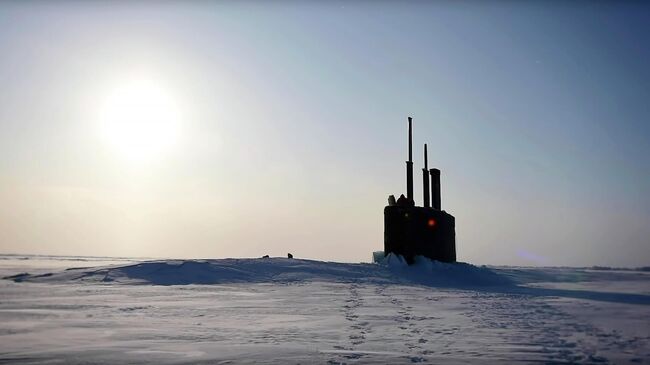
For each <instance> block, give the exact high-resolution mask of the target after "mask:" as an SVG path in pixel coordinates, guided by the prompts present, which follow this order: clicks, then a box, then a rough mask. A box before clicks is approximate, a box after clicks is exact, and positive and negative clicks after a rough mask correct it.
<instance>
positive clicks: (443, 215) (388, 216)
mask: <svg viewBox="0 0 650 365" xmlns="http://www.w3.org/2000/svg"><path fill="white" fill-rule="evenodd" d="M429 189H431V190H429ZM429 192H430V194H429ZM422 195H423V199H422V200H423V204H422V205H423V206H421V207H418V206H415V200H414V198H413V119H412V118H411V117H409V118H408V161H406V196H404V194H401V196H400V197H399V199H397V200H395V197H394V196H393V195H391V196H389V198H388V205H387V206H386V207H385V208H384V254H385V255H388V254H389V253H394V254H398V255H401V256H403V257H404V258H405V259H406V261H407V262H408V263H409V264H411V263H413V261H414V259H415V256H418V255H419V256H425V257H428V258H430V259H433V260H437V261H443V262H456V223H455V218H454V216H452V215H451V214H449V213H447V212H445V211H444V210H442V209H441V202H440V170H439V169H435V168H432V169H429V161H428V156H427V145H426V144H425V145H424V168H423V169H422Z"/></svg>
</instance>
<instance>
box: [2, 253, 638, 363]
mask: <svg viewBox="0 0 650 365" xmlns="http://www.w3.org/2000/svg"><path fill="white" fill-rule="evenodd" d="M375 257H376V261H378V262H377V263H361V264H347V263H334V262H322V261H314V260H301V259H286V258H269V259H223V260H148V261H142V260H135V259H129V258H121V259H111V258H70V257H65V258H64V257H42V256H39V257H32V256H0V275H1V276H2V277H5V278H7V277H8V278H9V279H8V280H0V323H2V326H0V362H11V363H43V362H48V361H50V360H51V361H55V362H56V361H58V362H62V363H72V364H75V363H97V364H103V363H161V364H178V363H330V364H339V363H347V364H358V363H390V364H397V363H419V362H422V363H467V362H481V363H484V362H488V363H506V362H507V363H512V362H524V363H530V362H545V363H548V362H553V363H557V362H559V363H562V362H565V363H571V362H579V363H648V362H650V272H648V271H647V270H642V269H640V270H629V269H627V270H624V269H609V268H529V267H484V266H474V265H470V264H464V263H458V264H445V263H440V262H432V261H430V260H427V259H424V258H418V259H417V260H416V264H415V265H412V266H408V265H405V263H404V262H403V260H402V259H401V258H399V257H394V256H392V255H389V256H388V257H386V258H381V257H380V255H378V256H375ZM69 268H72V269H69ZM21 273H22V275H21ZM27 273H28V274H27ZM16 275H18V276H16Z"/></svg>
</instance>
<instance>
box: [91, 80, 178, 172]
mask: <svg viewBox="0 0 650 365" xmlns="http://www.w3.org/2000/svg"><path fill="white" fill-rule="evenodd" d="M180 122H181V115H180V111H179V108H178V105H177V103H176V100H175V98H174V97H172V95H171V94H170V92H169V90H167V89H165V88H164V87H162V86H161V85H160V84H158V83H156V82H154V81H152V80H146V79H134V80H130V81H128V82H124V83H122V84H119V85H118V86H117V87H116V88H114V89H113V90H112V92H110V93H109V95H108V96H107V98H106V99H105V101H104V103H103V105H102V106H101V108H100V123H101V127H100V128H101V136H102V139H104V141H105V142H106V143H107V144H108V146H109V148H110V149H111V151H112V152H113V153H115V154H116V155H118V156H119V157H120V158H123V159H126V160H127V161H130V162H151V161H153V160H157V159H160V158H162V157H163V156H164V155H165V153H167V152H169V150H170V149H171V148H172V147H173V145H174V144H175V143H176V141H177V138H178V133H179V127H180Z"/></svg>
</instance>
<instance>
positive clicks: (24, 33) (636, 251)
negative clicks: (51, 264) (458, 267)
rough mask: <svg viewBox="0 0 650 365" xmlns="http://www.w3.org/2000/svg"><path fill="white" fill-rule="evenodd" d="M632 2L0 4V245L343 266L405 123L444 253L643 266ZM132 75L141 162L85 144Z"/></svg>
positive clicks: (371, 222) (402, 145) (642, 113)
mask: <svg viewBox="0 0 650 365" xmlns="http://www.w3.org/2000/svg"><path fill="white" fill-rule="evenodd" d="M649 8H650V6H648V5H646V4H643V3H641V2H617V3H605V2H597V3H596V2H594V3H587V2H579V3H578V2H575V3H570V4H567V3H562V2H538V3H533V2H518V3H517V2H506V1H501V2H436V3H428V2H419V1H414V2H393V3H391V2H316V1H311V2H297V1H296V2H294V1H287V2H274V3H272V4H271V3H267V2H219V3H217V2H215V3H209V2H191V3H181V2H179V3H174V2H168V3H160V4H153V3H149V2H141V3H138V2H130V3H126V2H124V3H119V4H118V5H115V3H114V2H87V3H84V2H74V1H73V2H57V3H53V2H3V3H0V29H1V31H0V54H1V55H2V56H0V83H1V84H2V87H1V88H0V199H1V200H0V203H1V204H0V251H1V252H20V253H51V254H78V255H119V256H129V255H138V256H159V257H169V256H178V257H226V256H261V255H263V254H267V253H268V254H271V255H284V254H286V252H293V253H294V254H295V255H296V256H298V257H309V258H314V259H328V260H339V261H362V260H366V261H367V260H369V258H370V256H371V252H372V251H373V250H379V249H381V248H382V247H383V213H382V209H383V206H384V205H385V203H386V198H387V196H388V195H389V194H396V195H399V194H400V193H402V192H404V191H405V186H404V185H405V182H404V160H405V158H406V134H405V133H406V132H405V131H406V117H407V116H413V117H414V123H415V124H414V131H415V138H414V140H415V143H416V146H415V147H416V148H415V150H414V154H415V156H416V161H415V167H416V176H415V177H416V178H415V181H416V182H419V181H420V177H419V171H420V167H421V166H420V165H421V164H422V157H421V144H422V143H424V142H428V143H429V153H430V156H429V161H430V164H432V165H433V166H436V167H439V168H441V169H442V174H443V175H442V179H443V180H442V185H443V187H442V193H443V195H442V201H443V208H444V209H446V210H448V211H449V212H450V213H451V214H453V215H455V216H456V220H457V227H456V229H457V237H458V242H457V245H458V255H459V259H460V260H462V261H468V262H474V263H486V264H538V265H542V264H543V265H593V264H597V265H612V266H622V265H626V266H639V265H647V264H648V263H649V262H650V248H649V247H650V242H649V241H650V240H649V237H650V224H649V223H650V163H649V159H650V157H649V156H650V142H649V139H650V126H649V123H648V115H649V112H650V72H649V68H648V65H650V49H649V47H648V41H647V40H648V39H650V38H649V36H650V25H649V24H650V11H649V10H650V9H649ZM138 77H145V78H147V79H151V80H155V82H156V83H157V85H160V88H161V89H164V90H165V92H167V93H168V94H169V95H171V96H170V97H171V98H173V99H174V100H175V102H176V103H177V104H178V105H180V108H181V109H182V110H183V116H182V118H181V120H180V122H179V123H180V128H179V131H178V136H177V138H176V139H177V141H176V143H175V145H174V146H173V147H170V148H169V149H168V150H165V151H163V152H164V153H161V154H160V156H156V158H153V159H151V160H149V161H147V162H146V163H143V162H138V163H134V162H133V161H125V160H124V159H119V158H117V157H116V155H117V153H116V151H115V147H114V146H113V147H111V146H109V145H106V143H104V141H103V140H102V136H101V135H100V134H101V133H98V132H97V130H98V127H97V123H98V122H97V120H98V119H99V117H98V114H99V110H100V109H101V107H100V105H101V100H104V99H105V98H106V95H108V94H109V93H110V90H112V89H113V88H115V87H117V88H119V87H120V85H122V84H125V83H128V82H129V80H132V79H134V78H138ZM415 195H416V202H417V203H418V204H421V187H420V185H419V184H416V189H415Z"/></svg>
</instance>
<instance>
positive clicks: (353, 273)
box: [5, 254, 511, 287]
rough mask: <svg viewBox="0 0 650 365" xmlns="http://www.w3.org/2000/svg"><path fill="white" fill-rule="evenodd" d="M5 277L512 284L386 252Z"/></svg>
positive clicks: (486, 272) (485, 273)
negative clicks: (355, 259) (363, 259)
mask: <svg viewBox="0 0 650 365" xmlns="http://www.w3.org/2000/svg"><path fill="white" fill-rule="evenodd" d="M5 279H10V280H13V281H16V282H23V281H27V282H51V283H61V282H71V281H72V282H94V283H97V282H100V283H126V284H153V285H188V284H229V283H267V282H296V281H299V282H304V281H326V282H358V283H378V284H382V283H383V284H419V285H430V286H444V287H450V286H453V287H474V286H489V285H508V284H510V283H511V281H510V280H509V279H507V278H506V277H505V276H501V275H499V274H497V273H495V272H493V271H492V270H490V269H487V268H485V267H476V266H473V265H470V264H465V263H454V264H446V263H441V262H436V261H431V260H429V259H426V258H423V257H418V258H417V259H416V263H415V264H414V265H411V266H409V265H407V264H406V262H405V261H404V259H403V258H401V257H399V256H395V255H392V254H389V255H387V256H386V257H384V258H383V259H381V260H380V261H379V262H377V263H375V264H369V263H365V264H364V263H360V264H349V263H337V262H324V261H314V260H301V259H286V258H262V259H219V260H162V261H161V260H159V261H144V262H140V263H136V264H130V265H116V266H103V267H94V268H71V269H67V270H64V271H60V272H52V273H46V274H40V275H34V274H29V273H21V274H17V275H13V276H9V277H5Z"/></svg>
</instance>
